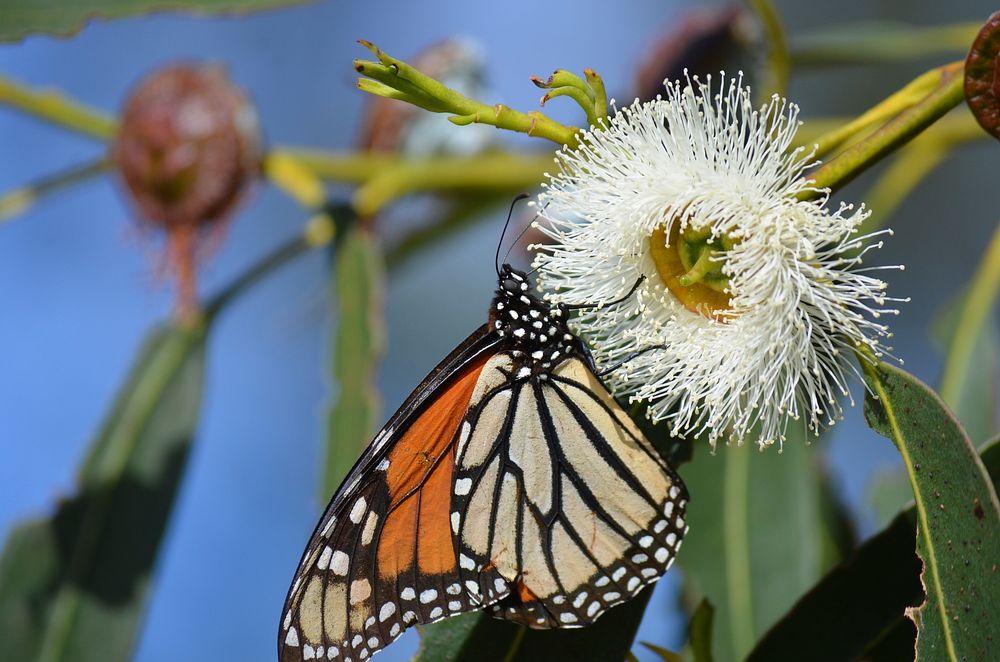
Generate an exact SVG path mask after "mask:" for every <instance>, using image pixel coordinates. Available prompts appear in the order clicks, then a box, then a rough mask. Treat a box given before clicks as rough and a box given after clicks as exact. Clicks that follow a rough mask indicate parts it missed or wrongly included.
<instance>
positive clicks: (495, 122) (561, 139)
mask: <svg viewBox="0 0 1000 662" xmlns="http://www.w3.org/2000/svg"><path fill="white" fill-rule="evenodd" d="M359 43H360V44H361V45H362V46H364V47H365V48H367V49H368V50H370V51H371V52H372V53H373V54H374V55H375V57H376V58H377V59H378V62H373V61H369V60H355V61H354V68H355V70H357V72H358V73H360V74H361V75H362V76H364V77H365V78H362V79H360V80H358V88H359V89H361V90H362V91H364V92H368V93H370V94H375V95H377V96H381V97H386V98H389V99H398V100H400V101H406V102H407V103H411V104H413V105H415V106H419V107H420V108H423V109H425V110H429V111H431V112H434V113H448V114H450V115H451V117H449V118H448V119H449V120H450V121H451V122H453V123H455V124H457V125H459V126H466V125H469V124H488V125H490V126H495V127H496V128H498V129H507V130H509V131H514V132H517V133H524V134H527V135H529V136H538V137H539V138H546V139H548V140H551V141H553V142H555V143H558V144H560V145H570V146H573V145H576V140H577V139H576V133H577V132H578V131H579V129H578V128H576V127H572V126H566V125H564V124H560V123H559V122H556V121H555V120H553V119H551V118H550V117H547V116H546V115H544V114H542V113H540V112H537V111H535V112H530V113H523V112H520V111H517V110H514V109H512V108H509V107H507V106H505V105H503V104H496V105H495V106H488V105H486V104H484V103H481V102H479V101H475V100H473V99H469V98H468V97H466V96H465V95H463V94H461V93H459V92H456V91H455V90H453V89H451V88H449V87H446V86H445V85H443V84H441V83H440V82H439V81H437V80H435V79H434V78H431V77H430V76H427V75H426V74H424V73H423V72H421V71H420V70H418V69H416V68H415V67H413V66H411V65H409V64H407V63H406V62H404V61H402V60H398V59H396V58H394V57H392V56H390V55H389V54H387V53H386V52H384V51H383V50H382V49H380V48H378V47H377V46H375V45H374V44H372V43H371V42H368V41H364V40H360V41H359Z"/></svg>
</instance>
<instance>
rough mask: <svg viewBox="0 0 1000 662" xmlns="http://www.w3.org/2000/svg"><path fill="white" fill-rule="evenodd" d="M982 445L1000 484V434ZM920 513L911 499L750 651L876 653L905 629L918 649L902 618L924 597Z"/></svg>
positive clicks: (820, 656)
mask: <svg viewBox="0 0 1000 662" xmlns="http://www.w3.org/2000/svg"><path fill="white" fill-rule="evenodd" d="M980 452H981V459H982V462H983V465H984V466H985V467H986V470H987V471H988V472H989V475H990V479H991V481H992V482H993V485H994V486H996V485H997V483H998V481H1000V440H993V441H991V442H989V443H988V444H986V445H985V446H983V448H982V449H981V451H980ZM916 519H917V515H916V506H914V505H910V506H909V507H908V508H907V509H906V510H904V511H903V512H901V513H899V514H898V515H897V516H896V518H895V519H894V520H893V521H892V522H891V523H890V524H889V525H888V526H887V527H886V528H885V529H883V530H882V531H881V532H880V533H878V534H876V535H874V536H872V537H871V538H869V539H868V540H867V541H865V543H864V544H862V545H861V546H860V547H859V548H858V549H857V550H856V551H855V553H854V554H853V555H852V556H851V557H850V558H848V559H847V560H845V561H844V562H843V563H842V564H840V565H839V566H837V567H836V568H834V569H833V570H831V571H830V572H829V573H827V574H826V576H824V577H823V579H822V580H821V581H820V582H819V583H817V584H816V586H814V587H813V588H812V589H811V590H810V591H809V592H808V593H806V594H805V595H804V596H802V599H801V600H799V601H798V602H797V603H796V604H795V606H794V607H793V608H792V609H791V610H790V611H789V612H788V613H787V614H785V616H784V617H783V618H782V619H781V620H780V621H778V622H777V623H776V624H775V625H774V627H773V628H771V630H770V631H769V632H768V633H767V634H766V635H765V636H764V637H763V639H761V641H760V643H758V644H757V646H756V648H754V650H753V652H752V653H751V654H750V656H749V657H748V658H747V659H748V660H750V661H758V660H759V661H763V660H782V659H793V658H798V659H808V660H816V661H818V662H822V661H823V660H831V661H833V660H845V659H854V658H857V657H859V656H860V655H861V654H862V653H865V657H866V658H869V659H874V658H875V657H876V654H875V651H877V650H879V649H884V648H886V647H887V646H888V642H892V641H893V640H895V639H896V634H899V631H902V632H903V633H904V634H905V633H907V632H909V633H910V639H909V642H910V655H912V650H913V647H912V645H913V638H912V633H913V626H912V623H910V622H909V621H908V620H907V621H906V622H905V623H903V625H902V626H899V623H900V622H902V621H903V620H904V619H903V611H904V610H905V609H906V608H907V607H910V606H915V605H917V604H919V603H920V602H921V600H923V588H922V587H921V585H920V578H919V575H920V570H921V566H920V562H919V560H918V559H917V558H916V555H915V551H916V549H915V548H916V539H915V536H914V526H915V524H916ZM907 624H908V625H909V627H906V626H907ZM873 642H875V643H874V644H873ZM877 657H879V659H893V658H891V657H889V658H886V657H883V656H877ZM895 659H899V658H898V657H897V658H895Z"/></svg>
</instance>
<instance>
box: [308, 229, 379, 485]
mask: <svg viewBox="0 0 1000 662" xmlns="http://www.w3.org/2000/svg"><path fill="white" fill-rule="evenodd" d="M335 253H336V255H335V260H336V264H335V266H334V269H333V272H332V273H331V280H330V287H331V289H332V296H333V297H334V298H335V299H336V308H337V325H336V329H335V331H334V334H335V336H334V340H333V352H332V353H333V368H332V371H333V379H334V383H335V384H336V388H337V396H336V400H335V401H334V404H333V406H332V407H331V409H330V414H329V419H328V426H327V447H326V463H325V469H324V474H323V481H322V484H321V486H320V487H321V490H322V492H321V494H320V500H321V501H322V503H323V504H324V505H325V504H326V501H327V500H328V499H329V497H330V495H331V494H333V493H334V491H335V490H336V489H337V486H338V485H340V482H341V481H342V480H343V479H344V477H345V476H346V475H347V472H348V471H350V469H351V467H352V466H353V465H354V462H355V461H356V460H357V458H358V455H359V454H360V453H361V450H362V449H363V448H364V447H365V445H366V444H367V443H368V442H369V441H370V440H371V438H372V434H373V433H374V431H375V426H376V425H377V423H378V417H379V409H380V406H379V397H378V392H377V390H376V386H375V377H376V374H375V372H376V368H377V366H378V360H379V357H380V356H381V355H382V349H383V346H384V340H383V338H384V334H383V329H382V288H383V280H384V274H383V269H384V267H383V263H382V256H381V253H380V251H379V248H378V246H377V245H376V243H375V239H374V238H373V237H372V236H371V233H370V232H369V231H368V230H367V229H366V228H364V227H362V226H361V225H360V224H358V223H352V224H350V225H347V226H345V227H344V228H343V232H342V234H341V239H340V240H339V241H338V242H337V245H336V247H335Z"/></svg>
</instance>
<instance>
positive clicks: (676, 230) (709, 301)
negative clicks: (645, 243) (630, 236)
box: [649, 222, 732, 322]
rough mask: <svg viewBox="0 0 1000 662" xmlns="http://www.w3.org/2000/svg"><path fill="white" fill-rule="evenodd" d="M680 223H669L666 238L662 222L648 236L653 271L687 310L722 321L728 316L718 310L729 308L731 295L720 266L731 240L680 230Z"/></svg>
mask: <svg viewBox="0 0 1000 662" xmlns="http://www.w3.org/2000/svg"><path fill="white" fill-rule="evenodd" d="M680 225H681V224H680V223H679V222H674V223H672V224H671V228H670V237H669V240H668V238H667V232H666V228H665V227H664V226H662V225H661V226H660V227H658V228H656V229H655V230H653V233H652V234H651V235H650V236H649V250H650V253H651V254H652V256H653V263H654V264H655V265H656V273H657V274H658V275H659V276H660V281H661V282H662V283H663V285H664V286H666V288H667V289H668V290H669V291H670V293H671V294H673V295H674V297H675V298H676V299H677V300H678V301H680V302H681V303H682V304H683V305H684V306H685V307H686V308H687V309H688V310H690V311H693V312H696V313H699V314H701V315H704V316H705V317H707V318H709V319H714V320H716V321H718V322H725V321H726V320H727V319H728V318H727V317H726V316H724V315H720V314H719V313H721V312H723V311H727V310H729V308H730V302H731V298H730V293H729V278H728V277H726V275H725V274H724V273H722V266H723V265H724V264H725V253H726V250H728V249H729V248H732V244H731V242H730V241H729V240H728V238H727V237H715V238H714V239H713V238H712V236H711V233H710V232H708V231H707V230H704V231H702V230H694V229H692V228H690V227H688V228H685V230H684V231H683V232H681V229H680Z"/></svg>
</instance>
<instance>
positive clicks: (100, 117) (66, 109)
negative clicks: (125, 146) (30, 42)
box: [0, 76, 118, 140]
mask: <svg viewBox="0 0 1000 662" xmlns="http://www.w3.org/2000/svg"><path fill="white" fill-rule="evenodd" d="M0 104H6V105H8V106H11V107H12V108H16V109H18V110H20V111H22V112H24V113H27V114H29V115H33V116H35V117H39V118H41V119H44V120H47V121H49V122H52V123H53V124H57V125H59V126H62V127H65V128H67V129H72V130H73V131H77V132H79V133H83V134H86V135H88V136H91V137H93V138H97V139H99V140H111V139H112V138H114V136H115V133H116V132H117V130H118V123H117V122H116V121H115V119H114V118H113V117H110V116H108V115H106V114H104V113H102V112H100V111H99V110H95V109H93V108H90V107H89V106H85V105H83V104H81V103H79V102H77V101H73V100H72V99H68V98H66V97H65V96H63V95H62V94H60V93H59V92H52V91H41V90H35V89H32V88H30V87H28V86H27V85H24V84H22V83H18V82H17V81H14V80H11V79H10V78H6V77H3V76H0Z"/></svg>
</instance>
